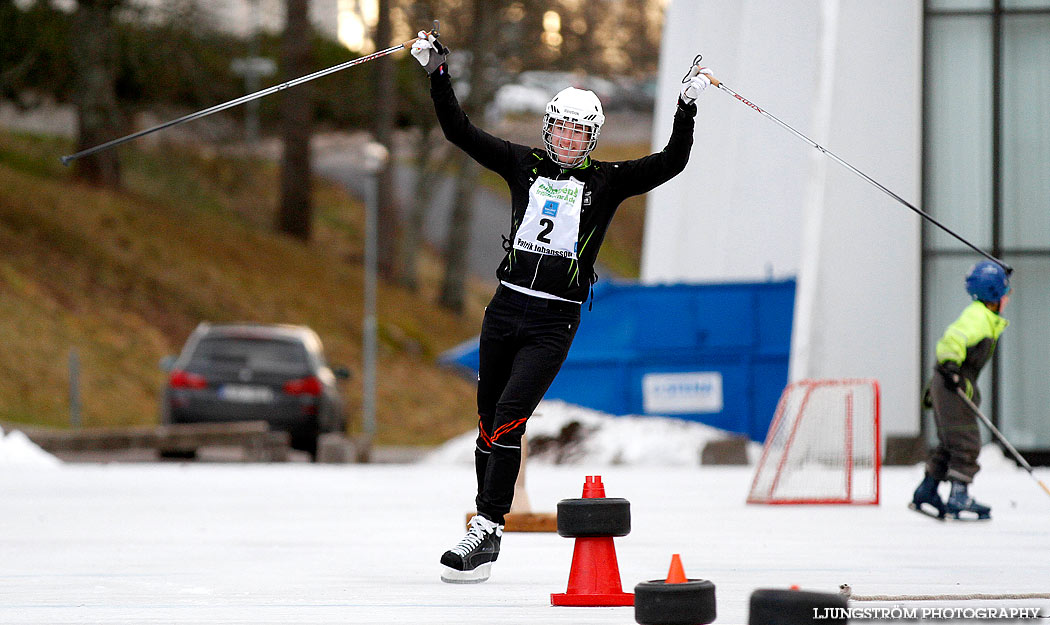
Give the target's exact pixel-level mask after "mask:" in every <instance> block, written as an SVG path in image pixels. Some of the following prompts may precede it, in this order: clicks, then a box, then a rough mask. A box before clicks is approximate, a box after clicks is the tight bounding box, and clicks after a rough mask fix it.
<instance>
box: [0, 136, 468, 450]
mask: <svg viewBox="0 0 1050 625" xmlns="http://www.w3.org/2000/svg"><path fill="white" fill-rule="evenodd" d="M70 147H71V146H70V145H68V144H65V143H63V142H59V141H53V140H46V139H40V138H36V137H30V136H24V135H12V134H4V133H0V420H8V421H18V422H25V423H36V424H49V425H56V426H62V425H65V424H66V423H67V422H68V419H69V417H68V414H69V409H68V398H67V389H68V370H67V363H68V359H69V353H70V350H71V349H74V348H75V349H76V350H77V352H78V355H79V358H80V362H81V394H82V405H83V422H84V425H86V426H97V425H124V424H150V423H155V422H156V416H157V395H158V391H159V389H160V387H161V384H162V382H163V377H164V376H163V374H162V372H161V371H160V370H159V369H158V367H157V363H158V360H159V359H160V358H161V357H162V356H164V355H165V354H170V353H175V352H177V351H178V349H179V348H180V347H181V345H182V343H183V341H184V340H185V338H186V336H187V335H188V334H189V332H190V331H191V330H192V329H193V327H194V326H195V325H196V324H197V323H198V322H199V321H201V320H210V321H217V322H221V321H260V322H287V323H303V324H307V325H310V326H311V327H313V328H314V329H315V330H317V332H318V333H319V334H320V335H321V338H322V340H323V341H324V342H325V345H326V348H327V351H328V356H329V360H330V362H332V363H336V364H346V365H347V366H349V367H350V369H351V370H352V371H353V373H354V378H353V379H352V380H351V381H350V382H349V383H348V384H347V385H346V386H344V389H343V390H344V394H345V396H346V400H347V411H348V414H349V415H350V416H351V430H357V429H359V428H360V423H359V418H358V416H359V406H360V379H361V376H360V335H361V304H360V299H361V285H362V282H363V276H362V269H361V258H362V254H361V241H362V236H361V224H362V221H363V217H362V211H361V207H360V204H359V203H358V202H357V201H356V200H353V199H351V198H349V197H348V196H346V195H344V194H343V193H342V191H341V190H339V189H336V188H333V187H331V186H328V185H325V184H321V183H319V184H317V185H315V189H316V193H315V202H316V205H315V210H316V221H315V224H316V234H315V237H314V240H313V241H312V242H311V243H310V244H307V245H303V244H300V243H297V242H295V241H293V240H290V239H288V238H285V237H281V236H276V235H274V234H273V233H272V232H270V228H269V224H270V222H271V219H272V215H273V210H274V206H275V203H276V200H275V198H276V196H277V192H276V189H277V172H276V171H275V168H274V167H273V166H271V165H268V164H265V163H259V162H252V161H250V160H246V159H229V158H215V157H206V156H201V155H189V154H178V153H174V152H172V151H171V150H163V149H161V150H154V151H149V152H138V151H132V150H130V149H129V150H125V151H123V152H122V155H123V157H124V164H125V168H126V169H125V180H126V189H125V190H124V191H120V192H113V191H104V190H98V189H93V188H90V187H87V186H84V185H82V184H80V183H77V182H75V181H74V180H73V179H72V178H71V177H70V171H69V170H67V169H66V168H64V167H62V166H61V164H60V163H59V162H58V160H57V157H58V155H59V154H63V153H68V152H69V151H70ZM424 267H425V269H424V277H425V285H424V287H423V289H422V291H421V293H420V294H418V295H416V294H411V293H408V292H406V291H404V290H402V289H399V288H397V287H393V286H390V285H381V288H380V296H379V314H378V317H379V325H380V362H379V367H380V370H379V375H378V378H379V384H378V393H379V397H378V410H379V414H378V421H379V423H378V442H379V443H384V444H433V443H437V442H440V441H442V440H445V439H446V438H448V437H449V436H452V435H455V434H458V433H460V432H462V431H465V430H468V429H470V428H471V427H472V426H473V424H474V422H475V420H476V416H475V407H474V389H473V385H472V384H470V383H469V382H467V381H464V380H463V379H461V378H459V377H457V376H455V375H453V374H452V373H449V372H447V371H444V370H442V369H440V368H438V367H437V366H435V364H434V359H435V357H436V355H437V354H438V353H440V352H441V351H442V350H444V349H447V348H449V347H451V346H453V345H454V344H456V343H457V342H459V341H462V340H464V339H466V338H468V337H470V336H473V335H474V334H476V333H477V332H478V330H479V328H480V315H481V311H482V306H483V304H484V302H485V297H486V296H487V295H488V289H487V288H485V287H479V286H477V285H475V287H474V288H472V290H471V297H470V299H471V301H470V304H469V305H468V311H469V312H468V313H467V314H466V315H464V316H462V317H459V316H455V315H452V314H449V313H447V312H444V311H442V310H440V309H438V308H437V307H435V306H433V305H432V304H431V302H433V301H434V300H435V293H436V290H437V284H438V281H439V278H440V265H439V263H437V262H436V261H435V260H434V259H433V258H430V259H429V261H428V262H425V263H424Z"/></svg>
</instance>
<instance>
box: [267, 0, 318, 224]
mask: <svg viewBox="0 0 1050 625" xmlns="http://www.w3.org/2000/svg"><path fill="white" fill-rule="evenodd" d="M309 5H310V2H309V0H285V7H286V10H287V21H286V24H285V29H284V41H283V42H282V49H281V56H282V61H283V62H282V65H283V68H284V75H285V80H291V79H292V78H295V77H298V76H302V75H304V74H307V73H309V72H310V68H311V64H312V58H313V55H312V50H313V48H312V46H311V41H310V39H311V27H310V20H309V15H308V12H309V8H310V6H309ZM282 94H283V95H282V97H281V104H280V109H281V136H282V138H283V139H284V153H283V155H282V157H281V204H280V206H279V207H278V209H277V224H276V225H277V231H278V232H283V233H285V234H288V235H291V236H293V237H295V238H297V239H299V240H302V241H309V240H310V234H311V231H312V225H313V203H312V200H311V196H310V186H311V185H310V182H311V180H310V179H311V161H310V135H311V133H312V130H311V124H312V122H313V91H312V89H311V87H310V85H309V83H307V84H304V85H299V86H297V87H295V89H289V90H286V91H283V92H282Z"/></svg>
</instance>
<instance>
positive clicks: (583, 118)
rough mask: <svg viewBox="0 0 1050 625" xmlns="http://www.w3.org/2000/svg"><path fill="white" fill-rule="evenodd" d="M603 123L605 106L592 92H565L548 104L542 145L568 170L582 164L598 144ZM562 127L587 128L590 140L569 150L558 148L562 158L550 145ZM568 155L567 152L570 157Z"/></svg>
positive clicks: (549, 154) (552, 158)
mask: <svg viewBox="0 0 1050 625" xmlns="http://www.w3.org/2000/svg"><path fill="white" fill-rule="evenodd" d="M559 122H560V124H559ZM604 123H605V114H604V113H603V112H602V103H601V101H600V100H599V99H598V96H596V95H594V92H593V91H586V90H584V89H576V88H575V87H569V88H567V89H562V90H561V91H559V92H558V94H557V95H555V96H554V97H553V98H552V99H551V101H550V102H548V103H547V112H546V114H545V115H544V116H543V145H544V147H545V148H547V156H550V157H551V160H553V161H554V162H555V163H561V164H563V165H567V166H569V167H577V166H579V165H581V164H583V162H584V160H586V158H587V155H588V154H590V153H591V150H593V149H594V146H595V145H596V144H597V143H598V133H600V132H601V129H602V124H604ZM561 124H579V125H581V126H584V127H585V128H586V130H587V131H588V137H587V139H586V140H585V141H584V142H582V143H581V144H580V145H579V146H576V145H574V146H573V147H571V148H569V149H565V148H562V147H559V148H558V152H561V154H562V155H563V156H561V157H559V156H558V155H557V153H556V152H555V147H554V145H553V144H552V143H551V135H552V133H553V131H554V128H555V126H556V125H561ZM566 152H568V156H567V157H566V156H565V154H566ZM566 158H567V159H568V161H567V162H566V160H565V159H566Z"/></svg>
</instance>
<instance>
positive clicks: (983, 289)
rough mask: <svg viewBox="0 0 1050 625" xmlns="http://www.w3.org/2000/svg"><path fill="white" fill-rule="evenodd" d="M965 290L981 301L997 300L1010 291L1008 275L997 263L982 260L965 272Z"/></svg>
mask: <svg viewBox="0 0 1050 625" xmlns="http://www.w3.org/2000/svg"><path fill="white" fill-rule="evenodd" d="M966 292H967V293H969V294H970V297H972V298H973V299H975V300H978V301H981V302H998V301H999V300H1001V299H1002V298H1003V296H1005V295H1006V294H1007V293H1009V292H1010V277H1009V276H1007V275H1006V271H1005V270H1004V269H1003V268H1002V267H1000V266H999V265H998V264H996V263H993V262H991V261H988V260H983V261H981V262H979V263H977V264H976V265H974V266H973V268H972V269H970V272H969V273H968V274H966Z"/></svg>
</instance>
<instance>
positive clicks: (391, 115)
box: [372, 0, 400, 278]
mask: <svg viewBox="0 0 1050 625" xmlns="http://www.w3.org/2000/svg"><path fill="white" fill-rule="evenodd" d="M378 9H379V15H378V21H377V22H376V36H375V42H376V47H377V48H379V49H385V48H387V47H389V46H390V45H391V43H390V39H391V25H390V0H379V3H378ZM375 64H376V66H375V74H374V76H375V102H374V104H373V109H372V110H373V111H374V112H375V113H374V125H373V128H372V132H373V133H374V135H375V138H376V141H377V142H379V143H381V144H383V146H385V147H386V149H387V153H388V154H389V155H390V158H388V159H386V162H385V163H384V164H383V166H382V168H380V170H379V171H378V172H377V173H376V185H377V190H376V191H377V193H376V204H377V208H378V213H379V214H378V218H377V220H376V221H377V224H376V225H377V228H378V233H377V235H378V238H379V245H378V249H377V254H378V259H377V262H378V265H379V273H380V274H381V275H382V276H384V277H386V278H394V277H395V274H396V271H397V251H398V239H397V237H398V232H399V230H400V216H399V214H398V198H397V182H396V180H395V177H394V172H395V169H396V167H397V153H396V150H395V146H394V121H395V115H396V113H397V92H396V90H395V85H394V70H395V66H394V61H393V57H392V56H384V57H381V58H379V59H376V60H375Z"/></svg>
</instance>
